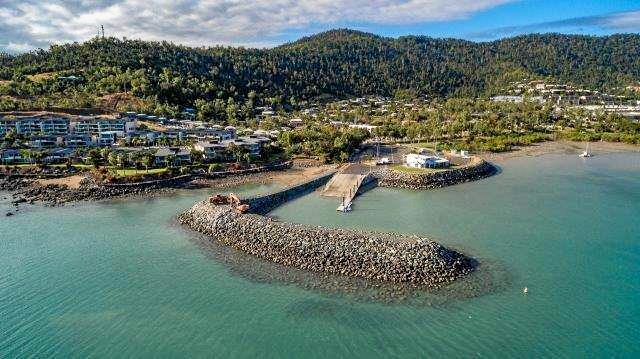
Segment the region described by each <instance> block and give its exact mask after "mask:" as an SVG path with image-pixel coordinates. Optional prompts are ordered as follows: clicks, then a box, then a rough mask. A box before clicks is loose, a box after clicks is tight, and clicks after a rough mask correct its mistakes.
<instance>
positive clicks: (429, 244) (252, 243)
mask: <svg viewBox="0 0 640 359" xmlns="http://www.w3.org/2000/svg"><path fill="white" fill-rule="evenodd" d="M319 181H321V180H319ZM310 186H312V185H310ZM298 190H301V191H302V189H298ZM292 191H293V192H291V193H290V194H293V193H294V192H295V190H292ZM272 196H273V195H272ZM262 197H263V198H265V199H263V200H257V199H253V201H255V202H253V203H256V204H257V205H260V203H262V201H266V200H267V199H266V198H271V199H274V197H268V196H262ZM275 200H276V201H279V200H280V199H279V198H275ZM268 207H269V206H267V205H264V207H258V210H257V211H258V212H262V211H265V210H266V209H267V208H268ZM178 219H179V221H180V222H181V223H182V224H184V225H186V226H188V227H191V228H192V229H194V230H196V231H198V232H201V233H203V234H206V235H209V236H211V237H213V238H214V239H216V240H218V241H220V242H222V243H223V244H226V245H229V246H232V247H234V248H236V249H239V250H242V251H245V252H247V253H250V254H252V255H255V256H257V257H259V258H263V259H266V260H269V261H272V262H276V263H280V264H283V265H287V266H292V267H296V268H300V269H304V270H311V271H316V272H327V273H333V274H340V275H348V276H353V277H359V278H366V279H372V280H377V281H385V282H395V283H408V284H412V285H415V286H426V287H439V286H441V285H444V284H446V283H449V282H452V281H454V280H456V279H457V278H459V277H461V276H464V275H466V274H468V273H470V272H471V271H473V269H474V267H475V261H474V260H473V259H470V258H467V257H465V256H464V255H462V254H461V253H458V252H456V251H453V250H450V249H447V248H445V247H443V246H442V245H440V244H438V243H436V242H434V241H432V240H429V239H427V238H419V237H415V236H404V235H398V234H391V233H379V232H368V231H359V230H347V229H331V228H325V227H321V226H310V225H303V224H293V223H285V222H278V221H275V220H273V219H271V218H268V217H265V216H262V215H260V214H255V213H249V214H238V213H236V212H235V211H234V210H233V208H231V207H230V206H228V205H213V204H210V203H209V202H208V201H203V202H198V203H196V204H195V205H194V206H193V207H192V208H191V209H189V210H187V211H186V212H184V213H182V214H181V215H179V216H178Z"/></svg>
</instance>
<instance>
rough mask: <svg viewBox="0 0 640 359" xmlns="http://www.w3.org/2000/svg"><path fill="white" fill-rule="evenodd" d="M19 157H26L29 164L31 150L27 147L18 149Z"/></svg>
mask: <svg viewBox="0 0 640 359" xmlns="http://www.w3.org/2000/svg"><path fill="white" fill-rule="evenodd" d="M20 157H22V158H28V159H29V164H32V163H31V158H32V156H31V151H30V150H27V149H23V150H20Z"/></svg>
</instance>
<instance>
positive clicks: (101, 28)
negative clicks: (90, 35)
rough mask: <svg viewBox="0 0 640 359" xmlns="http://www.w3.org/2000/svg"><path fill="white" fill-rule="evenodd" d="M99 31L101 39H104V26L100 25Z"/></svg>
mask: <svg viewBox="0 0 640 359" xmlns="http://www.w3.org/2000/svg"><path fill="white" fill-rule="evenodd" d="M100 30H102V38H103V39H104V25H100Z"/></svg>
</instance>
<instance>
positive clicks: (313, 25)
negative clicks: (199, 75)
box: [0, 0, 640, 53]
mask: <svg viewBox="0 0 640 359" xmlns="http://www.w3.org/2000/svg"><path fill="white" fill-rule="evenodd" d="M101 25H103V26H104V31H105V35H106V36H115V37H119V38H122V37H126V38H129V39H144V40H167V41H171V42H174V43H179V44H185V45H189V46H215V45H232V46H246V47H272V46H277V45H280V44H282V43H285V42H289V41H295V40H296V39H298V38H300V37H302V36H307V35H311V34H314V33H317V32H321V31H325V30H329V29H334V28H351V29H355V30H362V31H366V32H372V33H375V34H378V35H382V36H390V37H398V36H403V35H426V36H432V37H455V38H462V39H467V40H472V41H491V40H495V39H500V38H504V37H510V36H515V35H520V34H527V33H546V32H560V33H570V34H588V35H608V34H613V33H639V32H640V0H344V1H337V0H299V1H294V0H251V1H249V0H45V1H37V0H0V51H4V52H8V53H21V52H27V51H32V50H34V49H37V48H47V47H49V46H50V45H51V44H61V43H67V42H74V41H77V42H82V41H86V40H89V39H90V38H92V37H94V36H96V35H97V34H98V32H99V29H100V26H101Z"/></svg>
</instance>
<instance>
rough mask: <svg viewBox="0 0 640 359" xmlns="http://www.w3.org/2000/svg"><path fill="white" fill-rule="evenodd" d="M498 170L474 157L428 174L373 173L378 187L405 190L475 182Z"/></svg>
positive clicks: (384, 171)
mask: <svg viewBox="0 0 640 359" xmlns="http://www.w3.org/2000/svg"><path fill="white" fill-rule="evenodd" d="M497 172H498V169H497V168H496V167H495V166H494V165H492V164H491V163H489V162H487V161H485V160H483V159H481V158H478V157H474V158H472V159H471V161H470V163H469V164H466V165H463V166H461V167H459V168H454V169H451V170H445V171H436V172H429V173H405V172H399V171H395V170H393V169H382V170H377V171H375V172H374V173H373V175H374V177H375V178H377V180H378V186H380V187H391V188H405V189H415V190H421V189H434V188H442V187H447V186H452V185H455V184H459V183H464V182H470V181H477V180H479V179H483V178H486V177H490V176H493V175H494V174H496V173H497Z"/></svg>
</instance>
